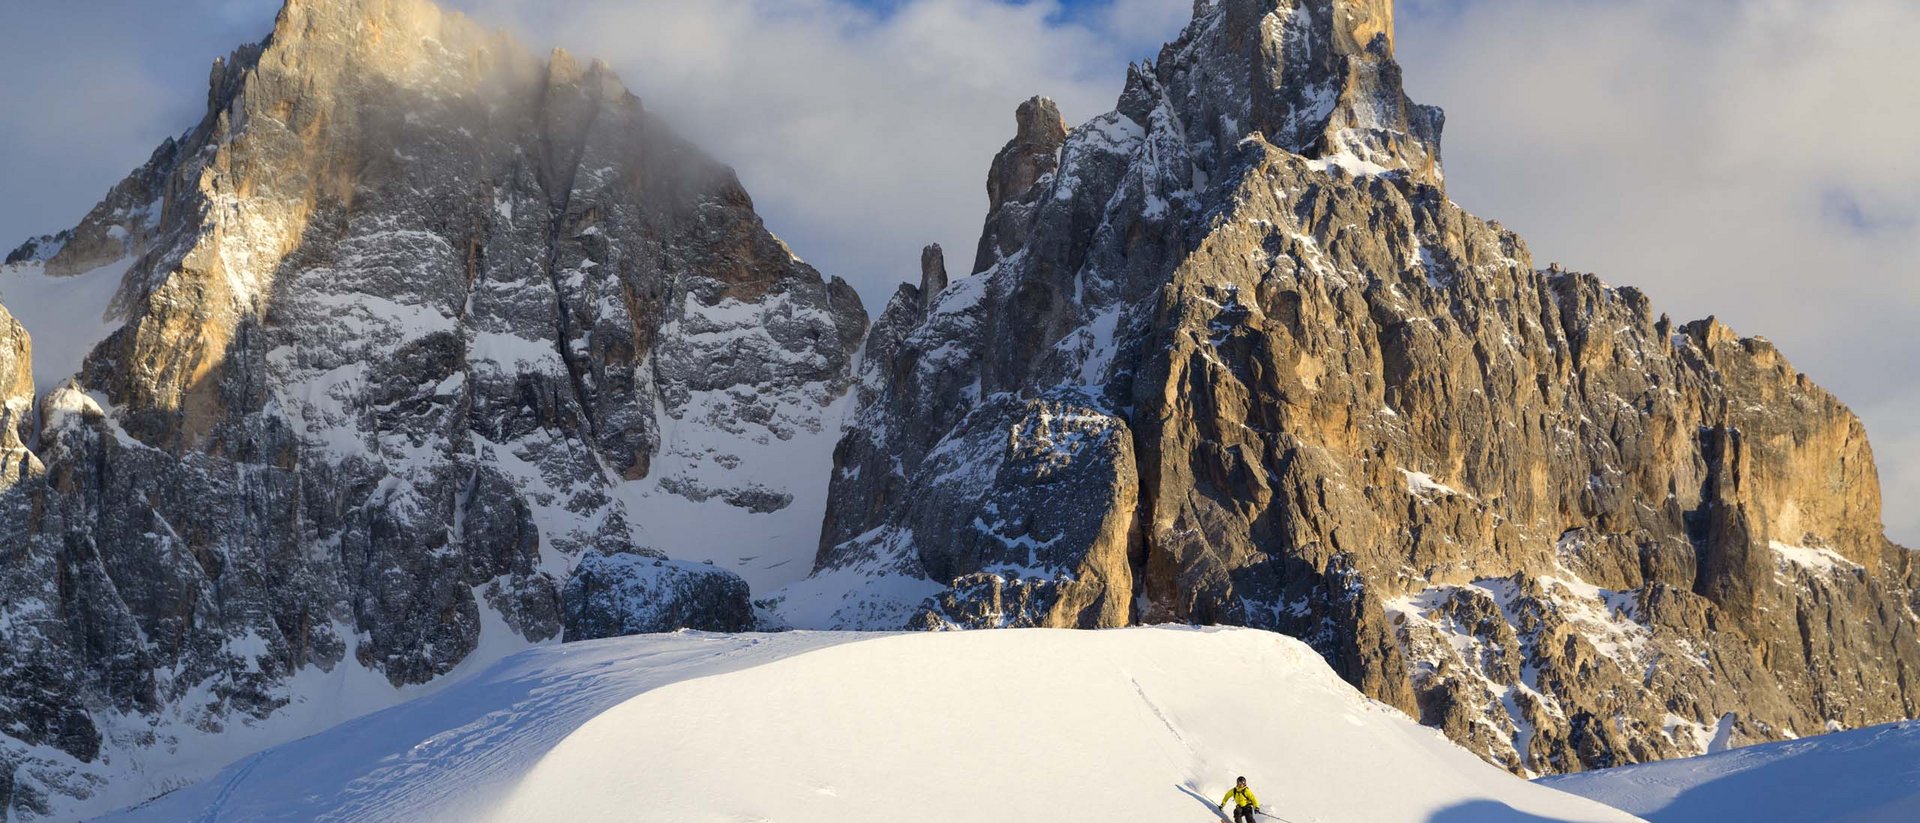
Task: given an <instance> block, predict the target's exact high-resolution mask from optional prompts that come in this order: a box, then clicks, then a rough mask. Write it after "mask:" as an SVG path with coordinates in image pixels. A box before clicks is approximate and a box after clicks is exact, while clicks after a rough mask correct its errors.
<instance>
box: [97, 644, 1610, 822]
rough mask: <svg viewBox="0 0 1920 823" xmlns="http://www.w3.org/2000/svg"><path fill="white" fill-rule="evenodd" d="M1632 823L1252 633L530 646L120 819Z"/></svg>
mask: <svg viewBox="0 0 1920 823" xmlns="http://www.w3.org/2000/svg"><path fill="white" fill-rule="evenodd" d="M1241 774H1244V775H1247V777H1248V778H1249V780H1250V782H1251V785H1252V786H1253V788H1254V791H1255V792H1257V793H1258V794H1259V795H1260V796H1261V799H1262V800H1263V801H1264V802H1265V803H1266V804H1267V808H1268V810H1269V811H1271V812H1273V813H1274V814H1277V815H1281V816H1283V817H1285V818H1286V819H1287V820H1289V821H1292V823H1338V822H1339V821H1354V822H1355V823H1361V822H1363V821H1364V822H1365V823H1395V821H1408V822H1409V823H1446V822H1447V821H1459V822H1464V821H1492V823H1499V821H1533V820H1541V819H1546V820H1575V821H1626V820H1633V819H1634V818H1632V817H1631V816H1628V815H1626V814H1623V813H1621V812H1618V811H1615V810H1613V809H1609V808H1607V807H1604V806H1601V805H1599V804H1597V803H1593V802H1591V801H1587V800H1584V799H1581V798H1576V797H1573V796H1571V795H1566V794H1563V793H1560V792H1557V791H1554V790H1551V789H1547V788H1545V787H1542V786H1538V785H1534V784H1529V783H1527V782H1525V781H1522V780H1519V779H1518V778H1515V777H1512V776H1511V775H1508V774H1506V773H1505V772H1502V771H1500V770H1498V769H1495V768H1493V767H1491V766H1488V765H1486V764H1484V763H1482V762H1481V761H1480V760H1478V759H1477V758H1475V757H1474V756H1472V755H1471V754H1468V753H1467V752H1465V751H1464V750H1461V749H1459V748H1457V747H1455V746H1453V745H1452V744H1451V743H1448V742H1447V741H1446V740H1444V739H1443V738H1442V737H1441V736H1440V735H1439V734H1438V733H1437V732H1435V731H1433V730H1430V729H1427V728H1424V727H1421V726H1419V725H1417V724H1415V723H1414V722H1413V721H1412V720H1410V719H1408V718H1407V717H1405V716H1404V715H1401V714H1400V713H1399V712H1397V711H1395V710H1393V709H1390V708H1387V707H1385V706H1382V705H1380V704H1377V703H1374V702H1372V701H1369V700H1367V699H1365V698H1363V697H1361V696H1360V695H1359V693H1357V692H1355V691H1354V690H1353V689H1352V688H1350V687H1349V686H1347V685H1346V684H1345V683H1344V682H1343V681H1341V680H1339V678H1338V677H1336V676H1335V675H1334V673H1333V672H1332V671H1331V670H1330V669H1329V668H1328V667H1327V665H1326V663H1325V662H1324V661H1322V660H1321V658H1320V657H1319V656H1318V655H1317V654H1315V653H1314V652H1313V651H1312V650H1311V649H1309V648H1307V647H1306V646H1305V645H1303V644H1301V643H1299V642H1297V641H1294V640H1291V639H1288V638H1285V637H1282V636H1279V635H1275V634H1271V633H1266V632H1260V631H1254V630H1247V629H1220V630H1195V629H1175V628H1151V629H1127V630H1118V631H1108V632H1078V631H1051V630H1007V631H993V632H955V633H922V634H900V635H873V634H840V633H812V632H794V633H788V634H776V635H741V636H718V635H702V634H697V633H679V634H674V635H653V636H641V637H631V638H620V639H615V640H607V641H597V642H592V643H581V644H570V645H566V646H558V647H547V648H541V649H535V650H532V651H529V652H526V653H523V654H520V655H517V656H515V657H513V658H509V659H508V660H506V661H504V662H502V663H501V664H500V665H498V666H496V667H495V668H494V669H493V670H490V671H489V672H487V673H485V674H482V675H479V676H476V677H474V678H472V679H470V680H468V681H466V682H463V683H460V684H456V685H454V686H452V687H450V688H448V689H447V690H445V691H443V692H441V693H439V694H436V695H433V696H430V697H428V698H424V699H422V700H419V701H415V702H414V703H409V704H406V705H403V706H400V707H397V708H395V709H391V710H389V711H386V712H382V713H379V714H375V715H372V716H370V717H367V718H364V719H362V720H359V721H355V722H353V723H349V724H346V725H345V726H342V727H340V728H338V729H335V730H333V731H329V732H327V733H324V734H322V735H319V736H316V737H312V738H308V739H306V740H302V741H298V742H296V743H294V744H291V745H288V746H284V747H281V748H278V749H273V750H269V751H267V752H264V753H262V754H261V755H258V756H256V757H254V758H250V759H249V760H247V761H243V762H241V763H239V764H236V765H235V766H233V767H229V768H228V769H227V770H226V771H225V772H223V773H222V774H220V775H219V776H217V777H215V778H214V779H213V780H210V781H207V782H206V783H202V784H200V785H197V786H194V787H191V788H189V789H185V790H182V791H180V792H176V793H175V794H172V795H168V796H166V797H164V798H161V799H160V800H158V801H156V802H154V803H152V804H150V805H148V806H146V807H144V808H141V809H136V810H132V811H131V812H129V813H127V814H124V815H122V816H120V817H115V818H110V819H113V820H121V821H145V820H180V819H197V820H202V821H208V823H213V821H222V820H249V821H255V820H259V821H266V820H306V819H323V820H324V819H342V820H345V819H352V820H483V821H484V820H498V821H507V820H512V821H527V822H529V823H540V822H541V821H563V820H564V821H616V820H617V821H674V822H675V823H701V822H702V821H725V822H726V823H739V822H740V821H779V823H827V822H828V821H831V823H895V822H896V821H902V820H913V821H916V823H940V822H942V821H951V822H952V823H963V822H964V823H978V822H979V821H1009V822H1011V821H1035V820H1046V819H1054V818H1059V817H1070V818H1073V819H1076V820H1093V821H1143V823H1144V822H1145V821H1180V820H1188V821H1207V820H1212V819H1215V818H1216V814H1215V812H1214V808H1213V804H1214V803H1216V802H1218V800H1219V798H1220V795H1221V794H1223V793H1224V792H1225V791H1226V788H1227V787H1228V786H1229V785H1230V784H1231V781H1232V780H1233V778H1234V776H1236V775H1241Z"/></svg>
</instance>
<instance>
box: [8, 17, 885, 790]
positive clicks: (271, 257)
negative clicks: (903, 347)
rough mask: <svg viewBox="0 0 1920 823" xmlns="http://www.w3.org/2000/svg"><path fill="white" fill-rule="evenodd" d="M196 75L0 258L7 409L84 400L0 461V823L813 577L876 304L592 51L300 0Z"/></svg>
mask: <svg viewBox="0 0 1920 823" xmlns="http://www.w3.org/2000/svg"><path fill="white" fill-rule="evenodd" d="M209 89H210V95H209V101H208V107H207V110H206V112H205V114H204V115H203V116H202V118H201V120H200V122H198V123H197V124H195V125H194V126H193V127H192V128H190V129H188V130H187V131H186V132H184V133H183V134H182V135H181V136H179V137H177V138H174V139H170V140H168V141H166V142H164V143H163V144H162V145H161V147H160V148H159V149H158V150H157V151H156V152H154V154H153V156H152V158H151V160H150V161H149V162H148V163H147V164H146V165H144V166H142V167H141V168H140V169H138V170H136V171H135V172H134V173H133V174H131V175H129V176H128V178H127V179H126V180H124V181H122V182H121V183H120V184H118V185H116V186H115V187H114V188H113V190H112V191H111V192H109V193H108V195H107V197H106V198H105V199H104V200H103V201H102V202H101V203H100V205H98V206H96V207H95V208H94V210H93V211H92V212H91V213H89V215H88V216H87V217H86V219H85V220H83V221H82V223H81V224H80V225H79V226H77V227H75V228H74V229H71V230H68V231H65V232H62V233H60V234H58V235H55V236H53V237H50V238H45V239H43V240H40V241H35V242H33V243H30V244H29V245H28V246H23V247H22V248H21V250H20V251H19V252H18V253H16V254H14V255H9V263H8V264H7V265H6V266H4V267H0V304H3V305H4V306H5V307H6V309H7V310H8V313H10V314H12V315H13V316H14V317H16V318H17V319H18V320H19V323H20V325H21V326H23V327H24V333H22V334H13V333H12V327H10V326H9V327H5V328H0V401H4V403H5V408H6V412H5V414H4V416H3V417H0V419H4V420H5V421H7V422H8V425H9V427H10V428H17V426H16V425H15V424H16V423H17V422H18V421H22V420H25V419H28V418H29V417H30V415H26V414H23V413H20V412H18V411H17V410H16V409H17V408H19V407H26V406H30V405H31V400H32V397H31V394H29V396H28V398H27V402H21V399H20V398H19V397H16V396H15V395H16V394H17V393H18V391H17V387H18V386H20V385H27V384H33V385H34V389H33V390H32V391H33V392H37V393H38V394H40V395H41V400H42V405H43V406H44V405H45V402H46V399H47V397H48V396H57V397H58V398H59V399H60V402H61V403H62V404H64V405H72V406H74V407H75V408H78V407H79V406H80V405H84V406H85V412H84V413H76V414H42V415H40V420H39V430H38V431H28V432H26V433H24V434H21V435H13V436H7V437H0V468H9V469H16V471H13V472H10V473H9V475H8V478H7V482H6V485H5V487H4V488H0V558H5V559H4V561H0V572H4V574H0V626H4V627H6V630H5V631H0V774H9V775H12V776H13V777H12V779H11V780H10V781H8V782H4V783H0V809H3V810H5V811H0V816H7V815H9V814H11V815H13V816H14V817H16V818H27V817H33V816H37V815H51V816H56V817H64V816H72V815H77V814H80V813H82V812H87V811H101V810H104V809H105V808H107V807H108V806H110V805H111V804H113V803H115V802H127V801H131V800H137V799H139V798H140V797H144V796H146V795H147V794H151V793H153V792H156V791H159V790H163V789H165V788H169V787H171V786H172V785H174V784H175V783H177V781H179V780H181V779H184V778H187V777H191V776H193V775H194V774H195V772H193V769H196V768H207V767H211V766H215V765H218V764H217V763H197V762H195V761H193V760H192V759H191V758H185V757H182V756H181V755H180V752H182V751H187V750H191V749H193V748H194V747H196V746H202V745H207V744H208V743H209V742H210V741H212V740H214V739H216V736H217V739H219V740H222V741H227V742H230V743H231V745H232V746H234V747H238V748H237V749H228V750H227V751H228V752H229V754H231V755H234V756H237V755H238V754H242V753H244V752H245V751H246V750H247V747H249V746H253V747H257V746H260V745H266V744H269V743H271V742H274V741H275V740H279V739H285V737H286V736H288V735H294V734H300V733H305V732H307V731H312V730H314V729H315V728H317V727H318V725H324V724H325V723H328V722H333V721H337V720H339V719H342V718H343V717H344V716H346V715H350V714H351V713H353V712H356V711H365V710H367V709H370V708H377V707H378V706H380V705H385V704H387V703H391V702H393V701H395V700H398V699H401V698H402V697H403V696H404V694H405V693H406V692H407V690H410V689H419V688H426V687H430V685H431V684H432V683H433V682H434V681H436V680H438V679H439V678H441V677H444V676H446V675H448V674H450V673H452V672H455V671H457V670H462V669H463V667H464V668H466V669H471V668H474V667H477V666H479V665H481V664H483V663H485V662H487V661H489V660H492V659H495V658H498V657H499V656H501V655H503V654H506V653H509V652H511V651H513V650H516V649H518V648H522V647H524V646H526V645H528V644H531V643H541V642H550V641H555V640H558V639H559V637H560V636H561V633H562V632H563V631H573V632H575V633H584V634H588V635H591V634H593V633H595V632H597V631H601V630H602V627H609V626H611V627H616V628H619V627H627V628H630V627H635V626H640V627H647V628H651V629H671V628H676V627H680V626H696V627H703V628H712V629H738V628H741V627H743V626H744V625H747V624H750V623H751V621H752V620H753V615H754V612H753V607H752V605H751V603H750V598H751V596H752V594H751V587H759V588H761V589H767V588H771V587H773V586H777V585H779V584H780V583H784V582H787V581H790V580H792V579H794V578H797V577H799V576H801V575H804V573H805V572H806V568H807V561H808V559H809V558H810V557H811V556H812V554H813V551H814V548H815V545H816V542H815V538H816V535H817V533H818V531H817V530H818V526H819V522H820V518H821V511H822V509H823V508H824V500H823V498H824V490H823V489H821V488H820V484H819V483H818V478H820V477H824V476H825V475H826V473H827V472H828V471H829V467H830V465H831V457H830V455H831V449H832V446H833V439H834V437H835V436H836V434H837V430H838V428H837V427H838V423H839V414H840V404H841V400H842V398H843V397H844V395H845V394H846V393H847V390H848V389H849V387H850V386H851V385H852V375H851V373H850V370H851V364H852V361H853V356H854V352H855V351H856V349H857V348H858V346H859V343H860V339H861V337H862V335H863V334H864V332H865V330H866V325H867V323H866V319H867V318H866V313H865V310H864V309H863V308H862V306H861V305H860V301H859V298H858V297H857V296H856V295H855V294H854V292H853V290H852V289H851V288H850V287H848V286H847V284H846V283H844V282H842V281H840V280H839V279H837V278H834V279H828V278H824V277H822V276H821V275H820V273H819V272H817V271H815V270H814V269H813V268H811V267H810V266H808V265H806V264H805V263H803V262H801V261H800V260H799V259H798V258H796V257H795V256H794V255H793V253H792V252H791V251H790V250H789V249H788V248H787V247H786V245H785V244H784V243H782V242H781V241H780V240H779V239H778V238H776V237H774V236H773V235H772V234H771V233H770V232H768V231H767V230H766V227H765V226H764V225H763V224H762V223H761V221H760V218H759V217H758V216H757V215H756V214H755V213H754V211H753V207H752V200H751V198H749V197H748V196H747V194H746V192H745V191H744V190H743V189H742V188H741V186H740V184H739V182H738V180H737V179H736V178H735V176H734V174H733V172H732V171H731V170H730V169H728V168H727V167H726V166H724V165H722V164H720V163H718V162H716V161H715V160H713V159H711V158H709V157H707V156H706V155H705V154H703V153H702V152H700V151H699V149H697V148H696V147H694V146H692V145H690V144H689V143H687V142H686V141H684V140H682V139H681V138H679V137H678V136H676V135H675V134H674V133H673V132H672V131H671V130H670V129H669V128H668V127H667V126H666V125H665V124H664V123H662V122H660V120H659V119H658V118H657V117H655V116H654V115H652V114H651V113H650V112H648V111H646V110H645V109H644V107H642V106H641V105H640V103H639V101H638V100H637V99H635V98H634V97H633V95H631V94H630V93H628V92H627V90H626V89H625V87H624V86H623V85H621V83H620V82H619V80H618V78H616V77H615V76H614V74H613V72H612V70H611V69H610V68H608V67H607V65H606V64H604V63H600V62H598V61H588V62H585V63H584V64H583V63H582V62H581V61H576V60H574V59H573V58H572V57H570V56H568V55H566V54H565V53H564V52H556V53H554V54H553V55H552V56H551V57H548V58H542V57H539V56H536V55H534V54H533V53H531V52H529V51H527V50H526V49H524V48H522V47H521V46H519V45H517V44H516V43H514V42H513V41H512V39H511V38H509V37H507V36H506V35H504V34H501V33H499V32H493V31H488V30H486V29H484V28H482V27H480V26H478V25H477V24H475V23H474V22H473V21H471V20H468V19H467V18H465V17H462V16H460V15H457V14H451V13H447V12H443V11H441V10H440V9H439V8H438V7H436V6H434V5H433V4H431V3H428V2H425V1H424V0H353V2H320V1H319V0H294V2H289V3H288V4H287V5H286V6H285V8H284V9H283V10H282V11H281V13H280V16H279V18H278V21H277V23H276V26H275V28H274V31H273V34H272V35H271V36H269V37H268V38H267V40H265V41H264V42H262V43H261V44H259V45H257V46H250V47H245V48H241V49H239V50H237V51H235V52H234V53H233V55H232V56H231V57H230V58H228V59H226V60H223V61H220V62H218V63H216V64H215V65H214V67H213V69H212V71H211V72H210V75H209ZM0 325H4V324H0ZM29 337H30V338H31V347H28V346H27V344H26V341H27V340H28V338H29ZM23 356H25V357H28V358H30V360H31V367H30V368H21V367H20V366H21V364H20V363H16V362H14V361H18V360H21V359H22V357H23ZM76 373H78V378H77V381H76V382H74V383H73V384H72V385H71V386H70V387H69V388H64V389H61V388H56V387H58V386H60V385H61V384H62V382H63V381H66V380H68V378H70V377H73V376H74V375H75V374H76ZM16 441H17V442H18V443H21V444H27V443H31V444H32V450H31V452H26V451H24V450H23V449H22V448H21V447H19V446H16V445H15V443H16ZM22 467H24V468H22ZM42 468H43V469H44V470H42ZM583 557H587V558H594V559H593V562H590V563H585V564H584V566H585V567H586V568H587V569H588V570H589V574H586V575H584V576H579V577H578V578H577V579H576V575H575V572H576V570H577V569H578V568H580V567H581V566H582V565H583V564H582V563H581V558H583ZM656 561H657V562H656ZM51 581H64V582H61V583H60V584H59V585H54V584H53V583H52V582H51ZM608 609H616V610H619V611H620V613H618V614H605V613H601V612H602V611H604V610H608ZM349 687H351V688H349ZM343 689H345V690H349V691H352V692H353V693H354V694H355V695H358V698H359V699H358V700H357V701H355V702H352V703H351V705H346V704H342V705H319V704H320V703H324V702H325V701H324V700H322V698H321V697H319V695H320V694H322V693H333V692H330V691H329V690H334V691H338V690H343Z"/></svg>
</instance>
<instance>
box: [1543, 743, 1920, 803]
mask: <svg viewBox="0 0 1920 823" xmlns="http://www.w3.org/2000/svg"><path fill="white" fill-rule="evenodd" d="M1915 763H1920V723H1914V722H1904V723H1892V724H1888V725H1884V726H1876V727H1873V728H1868V729H1856V730H1854V731H1848V732H1839V733H1836V734H1826V735H1820V736H1817V737H1808V738H1803V739H1800V740H1789V741H1783V742H1778V743H1763V744H1760V745H1755V746H1748V747H1745V748H1741V749H1735V750H1733V751H1725V752H1720V753H1717V754H1711V755H1707V756H1705V757H1694V758H1688V759H1684V760H1670V761H1666V762H1663V763H1648V764H1644V765H1639V766H1624V767H1621V768H1617V769H1602V770H1600V771H1595V772H1586V773H1583V774H1574V775H1565V776H1562V777H1552V778H1547V779H1544V780H1542V781H1540V782H1541V783H1542V784H1543V785H1547V786H1551V787H1553V788H1556V789H1559V790H1561V791H1565V792H1572V793H1573V794H1578V795H1582V796H1584V797H1590V798H1592V799H1594V800H1598V801H1600V802H1602V803H1606V804H1607V805H1609V806H1613V807H1615V808H1619V809H1623V810H1626V811H1629V812H1632V813H1634V814H1637V815H1640V816H1642V817H1645V818H1646V819H1647V820H1649V821H1651V822H1652V823H1718V822H1719V821H1723V820H1780V821H1788V820H1790V821H1793V822H1794V823H1906V821H1910V820H1916V819H1920V770H1917V769H1915V768H1914V764H1915Z"/></svg>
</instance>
